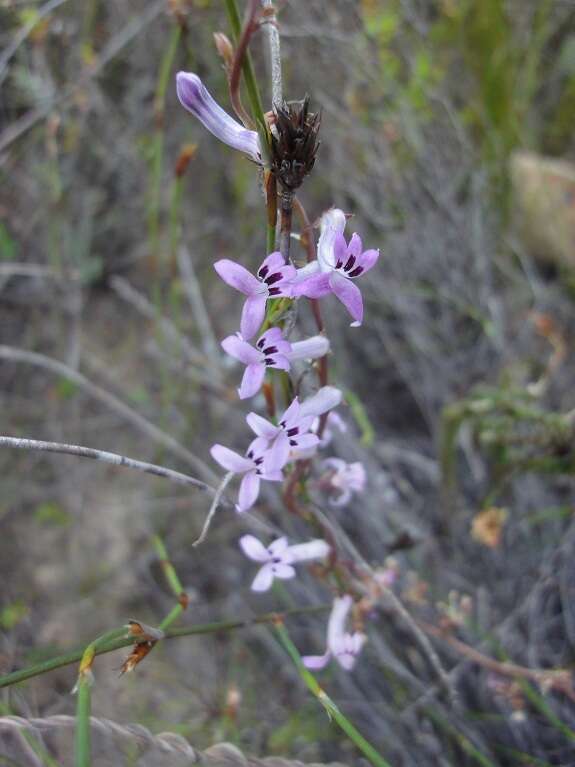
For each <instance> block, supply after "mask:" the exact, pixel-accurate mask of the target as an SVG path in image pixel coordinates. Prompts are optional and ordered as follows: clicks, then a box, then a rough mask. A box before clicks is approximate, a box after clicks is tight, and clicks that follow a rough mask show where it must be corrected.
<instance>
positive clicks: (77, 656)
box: [0, 605, 330, 689]
mask: <svg viewBox="0 0 575 767" xmlns="http://www.w3.org/2000/svg"><path fill="white" fill-rule="evenodd" d="M329 609H330V605H319V606H317V607H299V608H296V609H294V610H286V611H284V612H283V613H281V614H280V613H265V614H263V615H260V616H258V617H256V618H247V619H245V620H233V621H221V622H219V623H204V624H200V625H197V626H181V627H180V628H177V629H172V630H171V631H169V632H168V633H167V634H166V636H165V639H175V638H176V637H184V636H196V635H201V634H214V633H219V632H224V631H235V630H236V629H244V628H250V627H252V626H257V625H259V624H263V623H271V622H272V621H274V620H277V619H278V616H283V617H289V616H292V615H305V614H310V613H311V614H313V613H318V612H324V611H325V610H329ZM116 631H122V632H123V633H125V631H126V630H125V629H122V630H119V629H116ZM163 641H164V640H163ZM133 644H134V638H133V637H121V638H118V639H113V640H108V641H106V642H104V643H102V644H100V645H98V647H97V648H96V649H95V652H94V655H95V656H97V655H104V654H105V653H109V652H114V651H115V650H120V649H121V648H122V647H128V646H130V645H133ZM83 655H84V648H82V649H81V650H72V651H70V652H68V653H64V654H63V655H58V656H57V657H56V658H51V659H50V660H46V661H43V662H42V663H37V664H35V665H34V666H29V667H28V668H25V669H21V670H20V671H13V672H12V673H11V674H6V675H4V676H2V677H0V689H1V688H3V687H10V686H11V685H13V684H18V683H19V682H24V681H26V680H27V679H31V678H33V677H35V676H40V675H41V674H47V673H48V672H49V671H54V670H55V669H57V668H62V667H64V666H70V665H71V664H72V663H78V661H80V660H81V659H82V656H83Z"/></svg>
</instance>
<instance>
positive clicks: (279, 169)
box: [271, 96, 321, 192]
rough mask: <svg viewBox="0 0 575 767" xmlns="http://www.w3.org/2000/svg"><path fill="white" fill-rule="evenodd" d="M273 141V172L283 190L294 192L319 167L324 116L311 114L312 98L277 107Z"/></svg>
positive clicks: (275, 109) (275, 108)
mask: <svg viewBox="0 0 575 767" xmlns="http://www.w3.org/2000/svg"><path fill="white" fill-rule="evenodd" d="M274 116H275V124H274V125H273V126H272V131H271V133H272V137H271V143H272V145H271V170H272V173H273V174H274V175H275V176H276V178H277V179H278V181H279V182H280V184H281V186H282V187H283V188H284V189H285V190H287V191H289V192H293V191H294V190H296V189H297V188H298V187H299V186H301V184H302V183H303V180H304V178H305V177H306V176H307V174H308V173H309V172H310V171H311V169H312V168H313V166H314V163H315V156H316V154H317V150H318V148H319V142H318V140H317V134H318V132H319V126H320V121H321V116H320V115H319V114H318V113H314V112H310V111H309V96H306V97H305V99H304V100H303V101H290V102H289V103H284V104H283V105H282V106H281V107H274Z"/></svg>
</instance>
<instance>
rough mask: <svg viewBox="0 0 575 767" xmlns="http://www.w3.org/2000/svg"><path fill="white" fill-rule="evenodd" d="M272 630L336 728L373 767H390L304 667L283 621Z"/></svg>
mask: <svg viewBox="0 0 575 767" xmlns="http://www.w3.org/2000/svg"><path fill="white" fill-rule="evenodd" d="M274 628H275V630H276V632H277V634H278V636H279V639H280V642H281V643H282V645H283V646H284V648H285V650H286V652H287V653H288V655H289V656H290V658H291V659H292V661H293V662H294V665H295V667H296V669H297V671H298V673H299V675H300V677H301V679H302V680H303V682H304V683H305V685H306V686H307V688H308V690H309V691H310V692H311V693H312V694H313V695H314V696H315V697H316V698H317V700H318V701H319V702H320V703H321V705H322V706H323V707H324V709H325V711H326V713H327V715H328V717H329V718H330V719H333V720H334V721H335V723H336V724H337V725H338V727H340V728H341V730H343V732H344V733H345V734H346V735H347V736H348V738H349V739H350V740H351V741H352V743H354V745H355V746H356V747H357V748H358V749H359V750H360V751H361V752H362V753H363V754H364V756H366V757H367V759H368V760H369V761H370V762H371V764H372V765H374V767H391V765H390V764H389V762H387V761H386V760H385V759H384V758H383V756H382V755H381V754H380V753H379V752H378V751H377V750H376V749H375V748H374V747H373V746H372V745H371V743H369V741H367V740H366V739H365V738H364V737H363V735H362V734H361V733H360V732H359V730H357V729H356V727H355V726H354V725H353V724H352V723H351V722H350V721H349V719H348V718H347V717H346V716H344V714H343V713H342V712H341V711H340V710H339V708H338V707H337V706H336V704H335V703H334V702H333V701H332V699H331V698H330V697H329V695H328V694H327V693H326V692H325V690H323V689H322V688H321V687H320V685H319V683H318V681H317V679H316V678H315V676H314V675H313V674H312V673H311V672H310V671H309V670H308V669H307V668H306V667H305V666H304V664H303V661H302V658H301V655H300V654H299V652H298V649H297V647H296V646H295V645H294V643H293V642H292V640H291V638H290V636H289V634H288V632H287V630H286V627H285V626H284V624H283V621H281V620H279V619H278V620H277V621H275V622H274Z"/></svg>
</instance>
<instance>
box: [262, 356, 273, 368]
mask: <svg viewBox="0 0 575 767" xmlns="http://www.w3.org/2000/svg"><path fill="white" fill-rule="evenodd" d="M274 361H275V360H274V358H273V357H266V358H265V359H264V363H265V364H266V365H268V366H269V365H273V364H274Z"/></svg>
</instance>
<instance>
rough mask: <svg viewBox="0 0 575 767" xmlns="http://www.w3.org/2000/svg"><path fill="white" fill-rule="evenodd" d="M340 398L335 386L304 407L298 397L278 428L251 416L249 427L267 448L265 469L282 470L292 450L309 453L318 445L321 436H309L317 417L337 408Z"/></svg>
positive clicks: (325, 390) (323, 389)
mask: <svg viewBox="0 0 575 767" xmlns="http://www.w3.org/2000/svg"><path fill="white" fill-rule="evenodd" d="M341 397H342V395H341V392H340V390H339V389H336V388H335V387H334V386H324V387H323V388H321V389H320V390H319V391H318V392H317V393H316V394H314V395H313V397H309V398H308V399H307V400H305V401H304V402H302V403H301V404H300V402H299V400H298V398H297V397H296V398H295V399H294V400H293V402H292V403H291V405H290V406H289V407H288V409H287V410H286V411H285V413H284V414H283V415H282V416H280V419H279V422H278V425H277V426H275V425H274V424H273V423H270V421H267V420H266V419H265V418H262V416H261V415H258V414H257V413H249V415H248V416H247V418H246V421H247V422H248V425H249V426H250V428H251V429H252V431H253V432H254V433H255V434H256V435H257V436H258V437H259V438H260V439H262V440H265V442H266V443H267V445H268V448H267V451H266V454H265V457H264V464H265V467H266V470H268V471H280V470H281V469H282V468H283V467H284V466H285V465H286V463H287V462H288V460H289V459H290V453H291V452H292V451H299V450H309V449H310V448H313V447H315V446H316V445H318V444H319V438H318V436H317V435H316V434H311V433H310V427H311V425H312V423H313V421H314V418H315V417H316V416H319V415H322V414H323V413H326V412H327V411H328V410H331V409H332V408H334V407H337V406H338V405H339V403H340V402H341Z"/></svg>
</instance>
